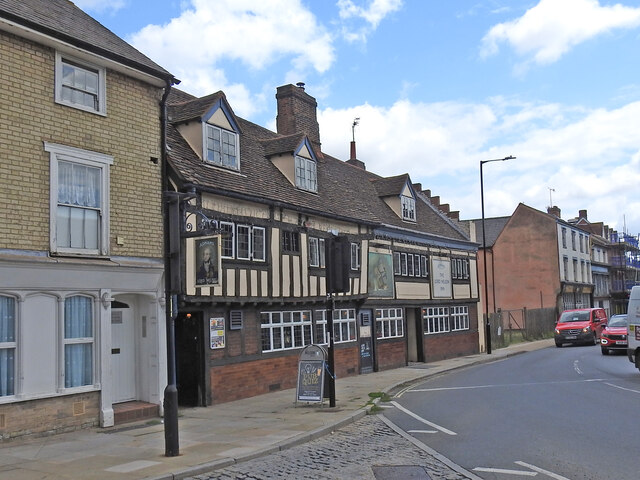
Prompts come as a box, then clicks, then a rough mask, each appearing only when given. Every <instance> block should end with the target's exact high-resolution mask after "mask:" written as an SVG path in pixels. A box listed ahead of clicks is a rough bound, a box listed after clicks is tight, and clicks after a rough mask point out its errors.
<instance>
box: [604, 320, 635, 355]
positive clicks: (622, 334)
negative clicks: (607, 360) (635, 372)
mask: <svg viewBox="0 0 640 480" xmlns="http://www.w3.org/2000/svg"><path fill="white" fill-rule="evenodd" d="M628 344H629V342H628V341H627V314H626V313H625V314H619V315H611V318H610V319H609V323H608V324H607V326H606V327H605V328H604V330H602V333H601V334H600V350H602V354H603V355H607V354H608V353H609V352H610V351H612V350H618V351H621V352H626V351H627V345H628Z"/></svg>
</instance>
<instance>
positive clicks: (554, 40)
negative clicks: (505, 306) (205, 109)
mask: <svg viewBox="0 0 640 480" xmlns="http://www.w3.org/2000/svg"><path fill="white" fill-rule="evenodd" d="M75 3H76V4H77V5H78V6H79V7H81V8H83V9H84V10H85V11H86V12H87V13H89V14H90V15H91V16H93V17H94V18H96V19H97V20H99V21H100V22H101V23H102V24H103V25H105V26H106V27H108V28H109V29H111V30H112V31H113V32H115V33H116V34H118V35H119V36H121V37H122V38H124V39H125V40H127V41H128V42H129V43H131V44H132V45H134V46H135V47H136V48H138V49H139V50H140V51H142V52H143V53H145V54H146V55H147V56H149V57H150V58H152V59H153V60H155V61H156V62H157V63H159V64H160V65H162V66H163V67H165V68H166V69H168V70H169V71H171V72H172V73H173V74H174V75H175V76H176V77H178V78H179V79H180V80H182V83H181V84H180V86H179V87H178V88H181V89H183V90H185V91H187V92H189V93H191V94H194V95H198V96H202V95H207V94H210V93H213V92H217V91H218V90H222V91H224V92H225V94H226V95H227V98H228V100H229V102H230V104H231V106H232V108H233V109H234V111H235V113H236V114H237V115H240V116H241V117H243V118H246V119H248V120H251V121H253V122H255V123H257V124H260V125H263V126H265V127H267V128H269V129H272V130H275V117H276V102H275V93H276V88H277V87H278V86H280V85H285V84H288V83H294V84H295V83H297V82H304V83H305V84H306V91H307V93H309V94H310V95H312V96H313V97H315V98H316V99H317V101H318V120H319V122H320V136H321V141H322V148H323V151H325V152H326V153H329V154H330V155H333V156H335V157H337V158H342V159H345V160H346V159H347V158H348V157H349V142H350V141H351V137H352V123H353V121H354V119H355V118H360V121H359V124H358V126H357V127H356V128H355V139H356V142H357V154H358V155H357V156H358V158H359V159H360V160H362V161H364V162H365V164H366V166H367V169H368V170H370V171H372V172H375V173H378V174H380V175H385V176H391V175H397V174H401V173H409V175H410V176H411V179H412V181H413V182H414V183H421V184H422V187H423V189H430V190H431V192H432V194H433V195H438V196H440V199H441V202H442V203H448V204H449V205H450V207H451V210H458V211H460V217H461V218H462V219H470V218H479V217H480V215H481V208H480V173H479V165H480V161H481V160H488V159H496V158H503V157H505V156H508V155H514V156H516V157H517V158H516V159H515V160H509V161H505V162H494V163H490V164H485V165H484V167H483V174H484V196H485V215H486V216H487V217H491V216H503V215H510V214H511V213H512V212H513V210H514V209H515V208H516V206H517V205H518V203H519V202H522V203H525V204H527V205H529V206H531V207H533V208H537V209H539V210H542V211H546V209H547V207H548V206H549V205H550V204H551V203H552V204H553V205H557V206H558V207H559V208H560V209H561V211H562V218H564V219H565V220H566V219H570V218H574V217H576V216H577V215H578V211H579V210H584V209H586V210H588V215H589V220H590V221H592V222H598V221H602V222H604V223H605V224H607V225H609V226H610V227H612V228H615V229H617V230H618V231H620V232H621V231H626V232H627V233H630V234H632V235H638V234H639V233H640V61H639V58H638V57H639V56H640V1H631V0H621V1H620V2H617V3H616V2H610V1H605V0H599V1H598V0H469V1H467V0H457V1H441V0H183V1H175V0H153V1H152V0H76V2H75Z"/></svg>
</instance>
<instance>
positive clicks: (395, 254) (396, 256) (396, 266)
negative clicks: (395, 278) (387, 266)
mask: <svg viewBox="0 0 640 480" xmlns="http://www.w3.org/2000/svg"><path fill="white" fill-rule="evenodd" d="M393 273H394V275H400V274H402V271H401V270H400V252H393Z"/></svg>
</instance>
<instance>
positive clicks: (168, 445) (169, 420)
mask: <svg viewBox="0 0 640 480" xmlns="http://www.w3.org/2000/svg"><path fill="white" fill-rule="evenodd" d="M170 91H171V81H167V85H166V88H165V92H164V95H163V96H162V101H161V102H160V115H161V117H160V128H161V132H160V142H161V149H162V158H161V161H162V165H161V170H160V172H161V177H162V178H161V182H162V196H163V198H162V217H163V218H162V220H163V235H162V240H163V250H164V298H165V307H164V308H165V322H166V332H167V387H166V388H165V389H164V403H163V406H164V444H165V447H164V448H165V451H164V454H165V456H167V457H176V456H178V455H179V454H180V446H179V441H178V388H177V386H176V350H175V324H174V322H175V318H176V312H177V310H178V305H177V301H176V300H177V297H176V296H175V295H171V293H172V292H171V259H170V256H171V255H170V246H169V243H170V241H169V235H170V231H169V229H170V228H172V227H173V228H175V227H176V225H171V221H170V219H169V199H168V198H166V197H165V192H167V191H168V190H169V166H168V161H167V151H166V142H167V97H168V96H169V92H170ZM176 201H177V199H176Z"/></svg>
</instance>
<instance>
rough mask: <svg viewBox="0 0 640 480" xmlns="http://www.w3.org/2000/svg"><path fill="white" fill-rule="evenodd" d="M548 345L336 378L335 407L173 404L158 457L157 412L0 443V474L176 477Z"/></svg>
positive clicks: (274, 401) (278, 399) (291, 398)
mask: <svg viewBox="0 0 640 480" xmlns="http://www.w3.org/2000/svg"><path fill="white" fill-rule="evenodd" d="M551 346H553V339H545V340H539V341H535V342H526V343H519V344H515V345H512V346H509V347H506V348H500V349H494V350H493V352H492V353H491V354H490V355H487V354H486V353H485V354H476V355H468V356H464V357H457V358H451V359H447V360H441V361H437V362H429V363H417V364H411V365H409V366H406V367H402V368H396V369H393V370H385V371H382V372H374V373H369V374H364V375H357V376H353V377H345V378H338V379H337V380H336V406H335V407H330V406H329V401H328V400H325V402H324V403H322V404H321V403H300V402H296V389H295V388H293V389H289V390H282V391H278V392H273V393H268V394H264V395H260V396H257V397H252V398H247V399H243V400H238V401H234V402H228V403H223V404H219V405H212V406H209V407H198V408H180V409H179V412H178V439H179V455H177V456H173V457H167V456H165V438H164V425H163V424H162V422H161V420H160V419H157V420H154V421H151V422H148V421H147V422H139V423H130V424H124V425H121V426H116V427H112V428H92V429H86V430H79V431H76V432H71V433H65V434H59V435H51V436H47V437H40V438H30V439H14V440H9V441H5V442H3V443H0V480H5V479H7V480H9V479H11V480H35V479H40V480H45V479H46V480H79V479H82V480H93V479H95V480H98V479H99V480H131V479H135V480H179V479H184V478H187V477H191V476H195V475H199V474H203V473H205V472H209V471H211V470H215V469H218V468H224V467H227V466H230V465H233V464H235V463H239V462H242V461H245V460H249V459H252V458H256V457H260V456H264V455H268V454H270V453H274V452H277V451H280V450H284V449H287V448H290V447H293V446H296V445H299V444H302V443H304V442H307V441H309V440H312V439H315V438H318V437H320V436H322V435H325V434H328V433H330V432H332V431H334V430H337V429H339V428H340V427H342V426H345V425H347V424H349V423H351V422H354V421H355V420H357V419H359V418H361V417H363V416H364V415H366V414H367V413H368V412H369V411H370V410H371V408H372V407H373V405H374V402H372V400H371V397H370V396H369V393H374V392H385V393H393V392H397V391H399V390H400V389H402V388H404V387H407V386H409V385H412V384H414V383H416V382H419V381H421V380H424V379H427V378H429V377H431V376H434V375H438V374H441V373H444V372H449V371H451V370H455V369H459V368H464V367H467V366H472V365H477V364H481V363H488V362H492V361H497V360H501V359H504V358H507V357H509V356H512V355H517V354H519V353H524V352H527V351H533V350H538V349H541V348H547V347H551Z"/></svg>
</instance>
